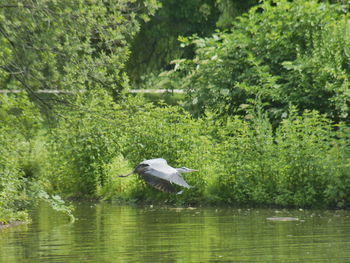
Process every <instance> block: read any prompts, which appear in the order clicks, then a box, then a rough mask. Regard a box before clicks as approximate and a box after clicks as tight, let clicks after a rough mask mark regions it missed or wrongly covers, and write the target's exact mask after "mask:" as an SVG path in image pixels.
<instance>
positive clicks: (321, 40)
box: [163, 0, 350, 121]
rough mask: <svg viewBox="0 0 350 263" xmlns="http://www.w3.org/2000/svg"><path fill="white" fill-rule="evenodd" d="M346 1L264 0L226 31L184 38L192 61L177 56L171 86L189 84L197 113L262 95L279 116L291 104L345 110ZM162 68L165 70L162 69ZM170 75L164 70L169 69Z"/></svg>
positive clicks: (227, 110)
mask: <svg viewBox="0 0 350 263" xmlns="http://www.w3.org/2000/svg"><path fill="white" fill-rule="evenodd" d="M346 13H347V8H346V7H345V6H341V5H337V4H333V5H331V4H328V3H318V2H316V1H303V0H297V1H292V2H290V1H287V0H282V1H277V2H273V1H264V2H263V3H262V4H260V5H258V6H255V7H253V8H251V10H250V11H249V12H248V13H247V14H246V15H244V16H242V17H240V18H239V19H238V21H236V22H234V25H233V28H232V31H231V32H217V33H215V34H214V35H213V36H212V37H211V38H197V37H193V38H188V39H186V38H182V41H183V42H184V45H189V44H192V45H195V46H196V56H195V58H194V59H192V60H177V61H174V63H175V64H176V66H175V71H171V72H169V73H170V74H171V75H174V80H175V81H176V82H175V84H174V83H173V85H174V88H179V87H183V88H186V89H187V91H188V93H189V96H188V100H187V102H188V104H189V105H193V106H189V107H190V108H192V109H193V110H194V111H195V113H197V114H202V113H203V112H204V111H205V109H206V108H210V109H211V110H212V111H215V112H219V113H222V114H230V115H233V114H236V113H239V112H242V111H241V109H240V108H239V106H240V105H242V104H245V103H248V102H249V100H251V99H254V100H255V99H256V98H260V100H262V101H263V102H265V103H267V105H266V106H265V108H266V109H268V110H269V114H270V116H272V117H274V118H277V119H280V118H281V116H282V114H284V113H285V112H286V111H287V110H288V107H289V105H290V104H292V105H296V106H297V107H298V109H299V110H300V112H302V111H304V110H306V109H309V110H317V111H319V112H321V113H326V114H327V115H328V116H329V117H331V118H333V119H334V120H336V121H339V120H348V118H347V117H348V115H349V101H350V97H349V96H350V95H349V94H348V90H349V75H350V58H349V55H348V54H349V53H350V50H349V47H350V37H349V25H348V23H347V20H348V15H347V14H346ZM163 75H166V74H163ZM166 78H169V74H167V75H166Z"/></svg>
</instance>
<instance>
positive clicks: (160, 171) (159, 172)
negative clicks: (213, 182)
mask: <svg viewBox="0 0 350 263" xmlns="http://www.w3.org/2000/svg"><path fill="white" fill-rule="evenodd" d="M142 163H143V164H147V165H148V167H147V168H146V169H145V171H144V173H146V174H148V175H150V176H154V177H158V178H160V179H163V180H166V181H169V182H170V183H174V184H177V185H180V186H182V187H186V188H190V186H189V185H188V183H187V182H186V181H185V180H184V179H183V178H182V176H181V174H180V173H179V172H178V171H177V170H176V169H175V168H173V167H171V166H170V165H168V163H167V161H166V160H164V159H162V158H157V159H151V160H146V161H143V162H142Z"/></svg>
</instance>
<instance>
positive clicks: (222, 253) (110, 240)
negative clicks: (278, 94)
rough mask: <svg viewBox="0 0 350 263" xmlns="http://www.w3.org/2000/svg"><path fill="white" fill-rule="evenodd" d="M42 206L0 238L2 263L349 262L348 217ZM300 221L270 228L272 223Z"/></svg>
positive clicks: (334, 213) (90, 205)
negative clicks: (63, 211)
mask: <svg viewBox="0 0 350 263" xmlns="http://www.w3.org/2000/svg"><path fill="white" fill-rule="evenodd" d="M75 214H76V216H77V217H78V220H77V221H76V222H75V223H74V224H70V223H67V221H66V218H65V217H63V216H61V215H60V214H57V213H56V212H53V211H52V210H50V209H49V208H47V207H46V206H41V207H40V208H39V209H37V210H36V211H34V212H33V223H32V224H29V225H21V226H17V227H13V228H8V229H4V230H1V231H0V262H6V263H11V262H21V263H22V262H350V212H349V211H299V210H295V211H294V210H293V211H291V210H281V211H276V210H256V209H233V208H226V209H223V208H218V209H215V208H197V209H181V208H166V207H158V206H154V207H150V206H147V207H133V206H120V205H114V204H109V203H102V204H93V203H83V204H76V211H75ZM276 216H278V217H284V216H288V217H297V218H299V219H300V220H299V221H282V222H281V221H270V220H267V219H266V218H270V217H276Z"/></svg>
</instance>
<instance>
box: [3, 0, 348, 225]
mask: <svg viewBox="0 0 350 263" xmlns="http://www.w3.org/2000/svg"><path fill="white" fill-rule="evenodd" d="M220 3H221V4H224V3H227V2H225V1H222V2H221V1H220ZM168 4H169V6H170V7H174V6H176V5H177V2H176V3H175V2H173V1H170V2H169V3H168ZM211 4H212V2H210V1H198V2H196V3H193V6H192V5H191V8H190V9H189V10H186V8H185V6H184V7H183V9H179V10H178V11H179V12H180V14H182V15H183V16H181V15H180V14H174V17H183V18H184V19H185V18H187V19H190V21H192V22H195V23H194V24H193V25H194V26H193V28H192V29H191V30H193V31H197V33H198V34H201V33H203V32H204V31H205V30H208V31H207V32H209V31H210V30H209V28H210V27H211V26H212V22H213V21H214V20H215V19H214V16H213V17H212V16H211V15H213V13H205V12H204V11H203V10H206V9H205V8H204V7H203V8H202V9H201V8H199V7H200V6H202V5H206V6H207V7H208V6H210V8H212V6H211ZM198 5H199V7H198ZM169 6H167V7H165V11H164V12H165V13H164V14H166V13H168V12H170V9H166V8H169ZM0 7H1V9H0V21H1V22H2V23H0V46H1V47H2V48H1V49H0V84H1V89H7V90H17V89H21V90H25V91H26V92H25V93H11V94H0V121H1V125H0V144H1V145H2V147H1V149H0V175H1V176H0V221H11V220H13V219H15V218H17V219H18V218H19V219H22V218H25V217H26V213H25V212H24V211H25V209H26V208H27V207H28V206H29V205H31V204H34V203H36V202H37V201H39V200H44V201H46V202H48V203H49V204H50V205H51V206H52V207H53V208H55V209H56V210H59V211H63V212H65V213H66V214H67V215H69V216H71V217H72V210H71V208H70V207H69V206H66V205H65V203H64V202H63V201H62V199H61V197H60V196H62V197H64V198H99V199H118V200H127V201H132V200H133V201H137V202H166V203H171V204H224V205H225V204H226V205H227V204H230V205H236V204H238V205H241V204H246V205H276V206H297V207H315V206H320V207H345V208H348V207H349V206H350V203H349V202H350V200H349V196H350V145H349V142H350V128H349V126H348V124H349V121H348V120H349V118H348V114H349V106H350V103H349V101H350V98H349V96H350V94H349V76H350V74H349V73H350V60H349V54H350V50H349V47H350V38H349V36H350V34H349V32H350V28H349V25H348V19H349V17H348V15H347V9H346V8H345V7H344V6H340V5H330V4H326V3H317V2H315V1H301V0H296V1H293V2H289V1H285V0H280V1H277V3H276V4H272V3H271V2H268V1H266V2H264V3H262V4H260V5H258V6H256V7H253V8H252V9H251V10H250V11H249V13H248V14H246V15H244V16H243V17H240V18H239V19H238V20H236V22H235V23H234V26H233V28H232V30H231V31H227V32H219V31H218V32H216V33H215V34H214V35H213V36H212V37H209V38H199V37H198V36H195V37H182V38H180V39H181V41H182V42H183V45H185V46H186V45H190V44H194V46H195V57H194V58H193V59H178V60H175V61H174V62H173V64H174V65H173V66H174V69H173V70H170V71H168V72H165V73H163V74H161V75H160V76H154V77H153V79H149V81H148V82H146V83H145V84H144V85H145V86H147V85H152V86H153V85H156V86H157V85H158V87H162V88H185V90H186V91H187V94H186V95H185V96H186V98H187V100H186V102H187V104H186V105H185V106H186V107H184V106H183V105H182V104H181V102H179V103H178V105H177V106H169V105H167V104H165V103H162V102H158V103H157V104H154V103H151V102H148V101H147V100H145V98H143V97H142V96H139V95H137V96H134V95H128V94H127V92H126V91H127V89H125V88H126V87H128V86H129V83H128V77H127V74H126V69H125V63H126V61H127V59H128V57H129V54H130V50H129V46H130V42H131V39H132V37H133V36H134V35H135V34H136V32H137V31H138V30H139V22H138V21H140V20H148V18H149V17H148V16H149V15H151V14H153V12H154V11H155V9H156V8H157V7H159V5H158V3H157V2H155V1H132V0H130V1H128V0H126V1H98V2H95V1H91V2H90V1H73V2H71V1H58V2H50V1H34V2H33V1H23V3H22V2H19V4H18V5H11V4H7V5H3V6H0ZM196 9H199V11H198V12H199V13H196V15H193V16H191V14H192V13H195V12H196V11H195V10H196ZM190 11H191V12H190ZM203 12H204V13H203ZM205 14H206V15H207V16H205ZM232 16H234V15H232ZM206 18H207V19H209V18H210V21H211V22H208V23H209V24H210V26H208V27H203V28H202V27H201V23H202V22H203V20H205V19H206ZM215 21H216V20H215ZM150 25H151V24H150ZM153 26H155V25H153ZM191 30H189V31H186V32H185V33H186V34H188V33H192V31H191ZM180 31H181V30H180V29H179V32H180ZM176 32H177V31H176ZM181 32H182V31H181ZM176 34H178V33H176ZM203 34H204V33H203ZM171 35H172V36H173V33H171ZM139 36H142V34H141V35H139ZM139 41H140V40H139ZM134 44H135V43H134ZM134 48H135V46H134ZM136 61H137V59H135V60H134V61H131V62H130V63H131V64H132V63H134V62H136ZM136 63H137V62H136ZM151 70H152V69H151ZM40 89H49V90H53V89H57V90H60V91H66V92H67V91H70V92H72V93H68V94H57V95H46V96H43V95H42V94H41V93H38V92H36V91H38V90H40ZM81 90H84V92H80V91H81ZM43 106H45V107H43ZM188 109H189V111H187V110H188ZM158 157H162V158H165V159H167V160H168V162H169V164H170V165H172V166H175V167H176V166H180V167H181V166H187V167H191V168H195V169H198V170H199V172H197V173H193V174H191V175H186V178H185V179H186V181H188V183H189V184H190V185H192V186H193V187H192V188H190V189H188V190H185V191H184V193H183V194H182V195H169V194H165V193H162V192H159V191H157V190H156V189H153V188H151V187H149V185H147V184H146V183H145V182H144V181H142V180H140V179H139V178H138V177H136V176H134V177H129V178H119V177H117V175H118V174H122V173H126V172H130V170H131V169H132V168H133V167H134V166H135V165H136V164H138V163H139V162H140V161H142V160H144V159H151V158H158Z"/></svg>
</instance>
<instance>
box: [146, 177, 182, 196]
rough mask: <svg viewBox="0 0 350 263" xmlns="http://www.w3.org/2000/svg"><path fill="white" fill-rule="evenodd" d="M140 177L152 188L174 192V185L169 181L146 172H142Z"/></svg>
mask: <svg viewBox="0 0 350 263" xmlns="http://www.w3.org/2000/svg"><path fill="white" fill-rule="evenodd" d="M141 177H142V178H143V179H144V180H145V181H146V182H147V183H148V184H150V185H152V186H153V187H154V188H156V189H158V190H160V191H162V192H167V193H176V192H177V191H176V189H175V187H174V186H173V185H172V184H171V183H170V182H169V181H166V180H164V179H161V178H159V177H156V176H153V175H151V174H148V173H143V174H142V175H141Z"/></svg>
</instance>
